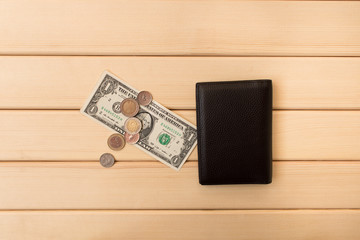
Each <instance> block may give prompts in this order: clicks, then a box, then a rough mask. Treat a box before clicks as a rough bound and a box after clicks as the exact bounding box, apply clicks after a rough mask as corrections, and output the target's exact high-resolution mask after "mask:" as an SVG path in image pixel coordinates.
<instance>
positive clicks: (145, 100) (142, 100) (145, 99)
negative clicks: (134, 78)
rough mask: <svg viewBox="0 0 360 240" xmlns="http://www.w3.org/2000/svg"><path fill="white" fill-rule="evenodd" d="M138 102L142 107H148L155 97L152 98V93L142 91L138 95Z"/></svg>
mask: <svg viewBox="0 0 360 240" xmlns="http://www.w3.org/2000/svg"><path fill="white" fill-rule="evenodd" d="M136 100H138V102H139V104H140V105H143V106H147V105H149V104H150V103H151V101H152V100H153V97H152V95H151V93H149V92H148V91H141V92H139V94H138V95H137V98H136Z"/></svg>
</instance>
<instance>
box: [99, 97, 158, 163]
mask: <svg viewBox="0 0 360 240" xmlns="http://www.w3.org/2000/svg"><path fill="white" fill-rule="evenodd" d="M152 100H153V98H152V95H151V93H149V92H148V91H141V92H139V94H138V96H137V98H136V100H135V99H133V98H126V99H124V100H123V101H122V102H121V103H120V112H121V113H122V114H123V115H124V116H126V117H128V119H126V121H125V124H124V130H125V131H126V133H125V138H124V137H123V136H122V135H120V134H118V133H115V134H112V135H111V136H110V137H109V138H108V141H107V144H108V146H109V148H110V149H112V150H114V151H119V150H121V149H123V148H124V147H125V142H127V143H129V144H135V143H137V142H138V141H139V138H140V134H139V133H140V131H141V129H142V124H141V121H140V120H139V119H138V118H136V117H135V116H136V115H137V114H138V112H139V110H140V106H139V104H140V105H142V106H147V105H149V104H150V103H151V101H152ZM114 163H115V158H114V156H113V155H111V154H110V153H104V154H103V155H101V157H100V164H101V165H102V166H103V167H106V168H109V167H112V166H113V165H114Z"/></svg>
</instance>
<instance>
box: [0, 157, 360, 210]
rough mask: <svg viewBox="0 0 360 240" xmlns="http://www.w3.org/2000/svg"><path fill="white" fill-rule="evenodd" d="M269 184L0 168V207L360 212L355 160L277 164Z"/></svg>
mask: <svg viewBox="0 0 360 240" xmlns="http://www.w3.org/2000/svg"><path fill="white" fill-rule="evenodd" d="M273 168H274V170H273V183H271V184H270V185H218V186H201V185H200V184H199V183H198V168H197V163H196V162H188V163H185V165H184V166H183V168H182V169H181V171H180V172H175V171H174V170H172V169H170V168H168V167H167V166H165V165H163V164H161V163H159V162H124V161H120V162H117V163H116V164H115V165H114V166H113V167H112V168H110V169H105V168H103V167H101V165H100V164H99V163H97V162H83V163H81V162H76V163H74V162H72V163H65V162H56V163H44V162H42V163H39V162H38V163H33V162H30V163H26V162H21V163H19V162H17V163H9V162H7V163H0V179H1V181H0V192H1V193H6V194H2V196H1V198H0V209H3V210H9V209H275V208H276V209H278V208H279V209H286V208H360V189H359V184H360V162H343V163H340V162H289V161H286V162H275V163H274V167H273Z"/></svg>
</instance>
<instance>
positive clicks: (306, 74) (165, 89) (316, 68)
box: [0, 21, 360, 109]
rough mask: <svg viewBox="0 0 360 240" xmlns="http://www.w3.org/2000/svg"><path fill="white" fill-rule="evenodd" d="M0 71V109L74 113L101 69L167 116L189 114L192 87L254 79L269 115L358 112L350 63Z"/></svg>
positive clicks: (134, 63)
mask: <svg viewBox="0 0 360 240" xmlns="http://www.w3.org/2000/svg"><path fill="white" fill-rule="evenodd" d="M359 22H360V21H359ZM0 69H1V71H0V96H2V98H1V101H0V108H19V109H26V108H35V109H39V108H52V109H80V107H81V106H82V105H83V104H84V102H85V100H86V99H87V97H88V95H89V94H90V93H91V90H92V89H93V87H94V86H95V84H96V82H97V81H98V79H99V77H100V75H101V73H102V72H103V71H104V70H105V69H108V70H110V71H112V72H113V73H114V74H116V75H118V76H119V77H122V78H123V79H124V80H125V81H126V82H128V83H129V84H131V85H133V86H134V87H136V88H138V89H139V90H141V89H146V90H148V91H151V93H152V94H153V95H154V98H155V99H156V100H157V101H158V102H160V103H162V104H163V105H165V106H167V107H169V108H172V109H195V83H196V82H205V81H227V80H244V79H259V78H270V79H272V80H273V85H274V87H273V88H274V108H275V109H360V96H359V92H360V77H359V76H360V58H357V57H355V58H348V57H347V58H340V57H336V58H333V57H326V58H317V57H44V56H43V57H21V56H11V57H9V56H8V57H5V56H2V57H0Z"/></svg>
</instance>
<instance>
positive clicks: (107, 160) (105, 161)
mask: <svg viewBox="0 0 360 240" xmlns="http://www.w3.org/2000/svg"><path fill="white" fill-rule="evenodd" d="M114 163H115V158H114V156H113V155H112V154H110V153H104V154H103V155H101V156H100V164H101V166H103V167H106V168H109V167H112V166H113V165H114Z"/></svg>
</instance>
